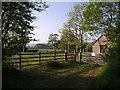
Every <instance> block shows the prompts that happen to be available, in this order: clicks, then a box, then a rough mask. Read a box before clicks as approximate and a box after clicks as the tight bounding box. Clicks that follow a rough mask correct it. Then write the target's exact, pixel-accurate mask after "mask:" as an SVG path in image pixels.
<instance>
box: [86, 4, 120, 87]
mask: <svg viewBox="0 0 120 90" xmlns="http://www.w3.org/2000/svg"><path fill="white" fill-rule="evenodd" d="M119 10H120V2H101V3H90V4H89V5H88V6H87V9H86V11H85V12H84V17H85V23H86V25H87V28H89V29H90V30H91V31H93V32H95V33H101V32H102V33H104V34H106V36H107V39H108V42H110V48H109V49H108V51H107V53H106V55H105V56H104V60H105V61H106V62H107V68H106V69H105V70H104V72H103V76H102V78H100V81H101V83H100V85H101V86H100V87H104V88H107V87H109V88H119V85H120V79H118V78H120V69H119V68H120V55H119V54H120V29H119V28H120V11H119ZM96 18H97V19H96ZM113 77H114V78H113ZM106 78H107V79H106ZM106 81H107V82H106Z"/></svg>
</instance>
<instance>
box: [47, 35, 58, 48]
mask: <svg viewBox="0 0 120 90" xmlns="http://www.w3.org/2000/svg"><path fill="white" fill-rule="evenodd" d="M58 37H59V35H58V34H50V35H49V38H48V44H50V45H51V46H52V47H53V48H54V49H55V48H56V47H57V41H58Z"/></svg>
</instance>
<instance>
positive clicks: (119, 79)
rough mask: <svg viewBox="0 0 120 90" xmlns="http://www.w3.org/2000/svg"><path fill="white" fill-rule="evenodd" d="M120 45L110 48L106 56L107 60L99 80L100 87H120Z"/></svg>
mask: <svg viewBox="0 0 120 90" xmlns="http://www.w3.org/2000/svg"><path fill="white" fill-rule="evenodd" d="M119 54H120V47H119V46H117V45H116V46H114V47H112V48H110V49H109V52H108V54H107V55H106V56H105V57H104V60H105V61H106V62H107V65H106V67H104V70H103V72H102V73H101V75H100V77H99V78H98V81H97V83H98V84H97V86H98V87H100V88H120V56H119Z"/></svg>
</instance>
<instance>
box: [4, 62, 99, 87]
mask: <svg viewBox="0 0 120 90" xmlns="http://www.w3.org/2000/svg"><path fill="white" fill-rule="evenodd" d="M100 70H101V67H100V66H97V65H95V64H80V63H77V62H76V63H73V62H61V63H60V66H59V67H50V66H48V65H47V64H46V63H43V64H41V65H39V66H34V67H31V68H26V69H22V70H21V71H18V70H16V69H11V68H9V69H8V68H3V88H94V87H95V81H96V77H97V76H98V75H99V71H100Z"/></svg>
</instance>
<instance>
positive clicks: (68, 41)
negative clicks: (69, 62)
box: [59, 22, 77, 53]
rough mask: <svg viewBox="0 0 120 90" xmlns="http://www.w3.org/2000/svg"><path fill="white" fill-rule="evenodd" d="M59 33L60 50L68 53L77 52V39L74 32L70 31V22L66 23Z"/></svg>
mask: <svg viewBox="0 0 120 90" xmlns="http://www.w3.org/2000/svg"><path fill="white" fill-rule="evenodd" d="M59 32H60V33H61V38H60V43H59V48H60V49H63V50H67V52H68V53H69V52H71V51H73V50H75V46H76V43H77V38H76V36H75V35H74V31H73V30H71V29H70V25H69V22H67V23H65V24H64V26H63V28H61V29H60V30H59Z"/></svg>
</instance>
